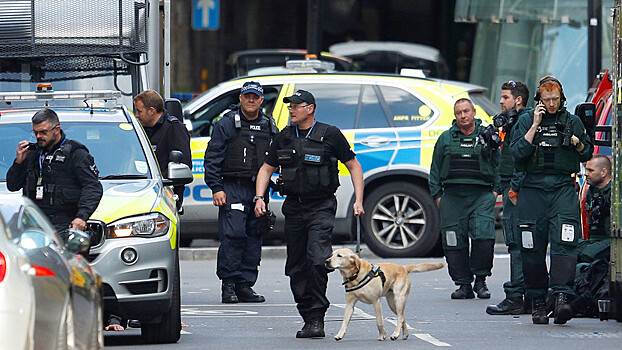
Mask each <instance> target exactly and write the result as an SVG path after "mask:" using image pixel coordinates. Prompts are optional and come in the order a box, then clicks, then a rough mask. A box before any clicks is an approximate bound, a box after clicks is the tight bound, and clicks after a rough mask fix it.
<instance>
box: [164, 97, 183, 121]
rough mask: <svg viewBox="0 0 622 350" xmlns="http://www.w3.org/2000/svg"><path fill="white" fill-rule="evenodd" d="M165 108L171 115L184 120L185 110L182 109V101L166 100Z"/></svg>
mask: <svg viewBox="0 0 622 350" xmlns="http://www.w3.org/2000/svg"><path fill="white" fill-rule="evenodd" d="M164 108H165V109H166V111H167V112H168V114H169V115H172V116H174V117H177V119H179V120H182V121H183V120H184V110H183V108H182V107H181V101H179V100H178V99H176V98H166V99H164Z"/></svg>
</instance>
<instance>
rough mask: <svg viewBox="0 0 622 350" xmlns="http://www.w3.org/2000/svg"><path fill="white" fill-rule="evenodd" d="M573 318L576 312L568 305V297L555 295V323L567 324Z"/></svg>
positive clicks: (559, 294) (560, 294)
mask: <svg viewBox="0 0 622 350" xmlns="http://www.w3.org/2000/svg"><path fill="white" fill-rule="evenodd" d="M572 316H574V312H573V311H572V307H571V306H570V304H568V295H567V294H564V293H557V294H555V319H554V320H553V323H555V324H565V323H566V322H568V321H569V320H570V319H571V318H572Z"/></svg>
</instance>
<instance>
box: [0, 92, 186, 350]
mask: <svg viewBox="0 0 622 350" xmlns="http://www.w3.org/2000/svg"><path fill="white" fill-rule="evenodd" d="M48 89H49V87H48ZM120 98H121V93H120V92H118V91H69V92H67V91H57V92H54V91H51V90H48V91H39V92H32V93H23V92H15V93H0V191H1V192H7V187H6V173H7V170H8V169H9V167H10V166H11V164H12V163H13V160H14V159H15V149H16V147H17V144H18V142H19V141H21V140H24V139H27V140H30V141H31V142H33V141H35V140H34V137H33V136H31V134H30V131H31V130H32V124H31V118H32V116H33V115H34V114H35V113H36V112H37V111H38V110H40V109H41V107H42V106H44V105H45V106H48V108H51V109H53V110H54V111H55V112H56V113H57V114H58V116H59V119H60V124H61V128H62V130H63V131H64V132H65V133H66V135H67V137H68V138H70V139H74V140H77V141H79V142H81V143H83V144H84V145H86V147H87V148H88V149H89V151H90V153H91V155H93V157H94V159H95V163H96V165H97V167H98V168H99V171H100V173H99V176H100V181H101V183H102V186H103V188H104V194H103V197H102V199H101V201H100V203H99V206H98V207H97V209H96V211H95V213H94V214H93V215H92V216H91V218H90V219H89V220H88V226H89V228H90V230H91V249H90V254H89V256H88V260H89V261H90V264H91V266H92V267H93V268H94V269H95V271H97V273H98V274H100V275H101V276H102V282H103V286H104V287H103V290H104V310H105V313H112V314H115V315H119V316H122V317H125V318H128V319H138V320H140V321H141V323H142V336H143V339H144V340H145V341H146V342H148V343H173V342H176V341H177V340H178V339H179V336H180V330H181V328H180V325H181V317H180V282H179V281H180V275H179V255H178V246H179V245H178V240H179V232H178V225H179V217H178V213H177V210H176V207H175V200H174V198H173V193H172V191H171V189H170V188H169V187H168V185H175V184H184V183H187V182H189V181H190V180H191V179H192V175H191V173H190V169H189V168H188V166H187V165H184V164H175V163H171V164H169V169H168V170H169V172H168V173H169V178H168V179H165V178H163V177H162V175H161V174H160V170H159V169H158V163H157V161H156V159H155V155H154V154H153V151H152V149H151V145H150V143H149V140H148V138H147V136H146V135H145V133H144V131H143V128H142V126H141V125H140V124H139V122H138V121H137V119H136V118H135V117H134V116H133V115H132V114H131V113H130V111H129V110H128V109H127V108H125V107H123V106H118V105H116V104H115V102H116V101H117V100H118V99H120ZM106 101H107V102H106ZM14 193H15V195H21V192H14ZM76 311H77V312H79V310H76Z"/></svg>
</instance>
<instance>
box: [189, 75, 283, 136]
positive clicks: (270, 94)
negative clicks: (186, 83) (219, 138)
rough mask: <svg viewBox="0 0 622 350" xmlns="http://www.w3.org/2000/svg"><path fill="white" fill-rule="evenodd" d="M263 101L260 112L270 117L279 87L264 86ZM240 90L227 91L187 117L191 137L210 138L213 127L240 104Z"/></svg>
mask: <svg viewBox="0 0 622 350" xmlns="http://www.w3.org/2000/svg"><path fill="white" fill-rule="evenodd" d="M263 88H264V100H263V104H262V107H261V110H262V111H263V112H264V113H265V114H267V115H272V111H273V110H274V104H275V103H276V99H277V97H278V96H279V92H280V89H281V85H278V86H276V85H275V86H264V87H263ZM239 96H240V90H237V89H236V90H233V91H229V92H227V93H225V94H223V95H221V96H219V97H218V98H216V99H214V100H212V101H210V102H209V103H208V104H206V105H205V106H203V107H201V108H200V109H198V110H197V111H196V112H194V113H193V114H190V115H188V116H187V118H189V119H190V122H192V131H191V135H192V136H203V137H206V136H211V135H212V129H213V127H214V125H215V124H216V123H217V122H218V121H219V120H220V118H222V117H223V116H224V115H225V114H226V113H227V112H229V111H230V110H231V108H230V107H231V106H232V105H239V104H240V97H239Z"/></svg>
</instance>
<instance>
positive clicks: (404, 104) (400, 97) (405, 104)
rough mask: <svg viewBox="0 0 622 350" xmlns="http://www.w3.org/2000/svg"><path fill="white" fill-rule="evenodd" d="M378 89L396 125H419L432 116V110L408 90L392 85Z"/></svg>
mask: <svg viewBox="0 0 622 350" xmlns="http://www.w3.org/2000/svg"><path fill="white" fill-rule="evenodd" d="M380 91H382V95H383V97H384V100H385V102H386V103H387V106H388V107H389V111H390V114H389V117H390V119H391V120H392V121H393V124H394V125H395V126H396V127H404V126H420V125H423V124H425V123H426V122H427V121H428V120H430V119H432V118H433V117H434V111H432V109H431V108H430V107H428V106H427V105H426V104H424V103H423V102H421V101H420V100H419V99H418V98H416V97H415V96H413V95H412V94H410V93H409V92H408V91H405V90H402V89H400V88H396V87H392V86H380Z"/></svg>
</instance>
